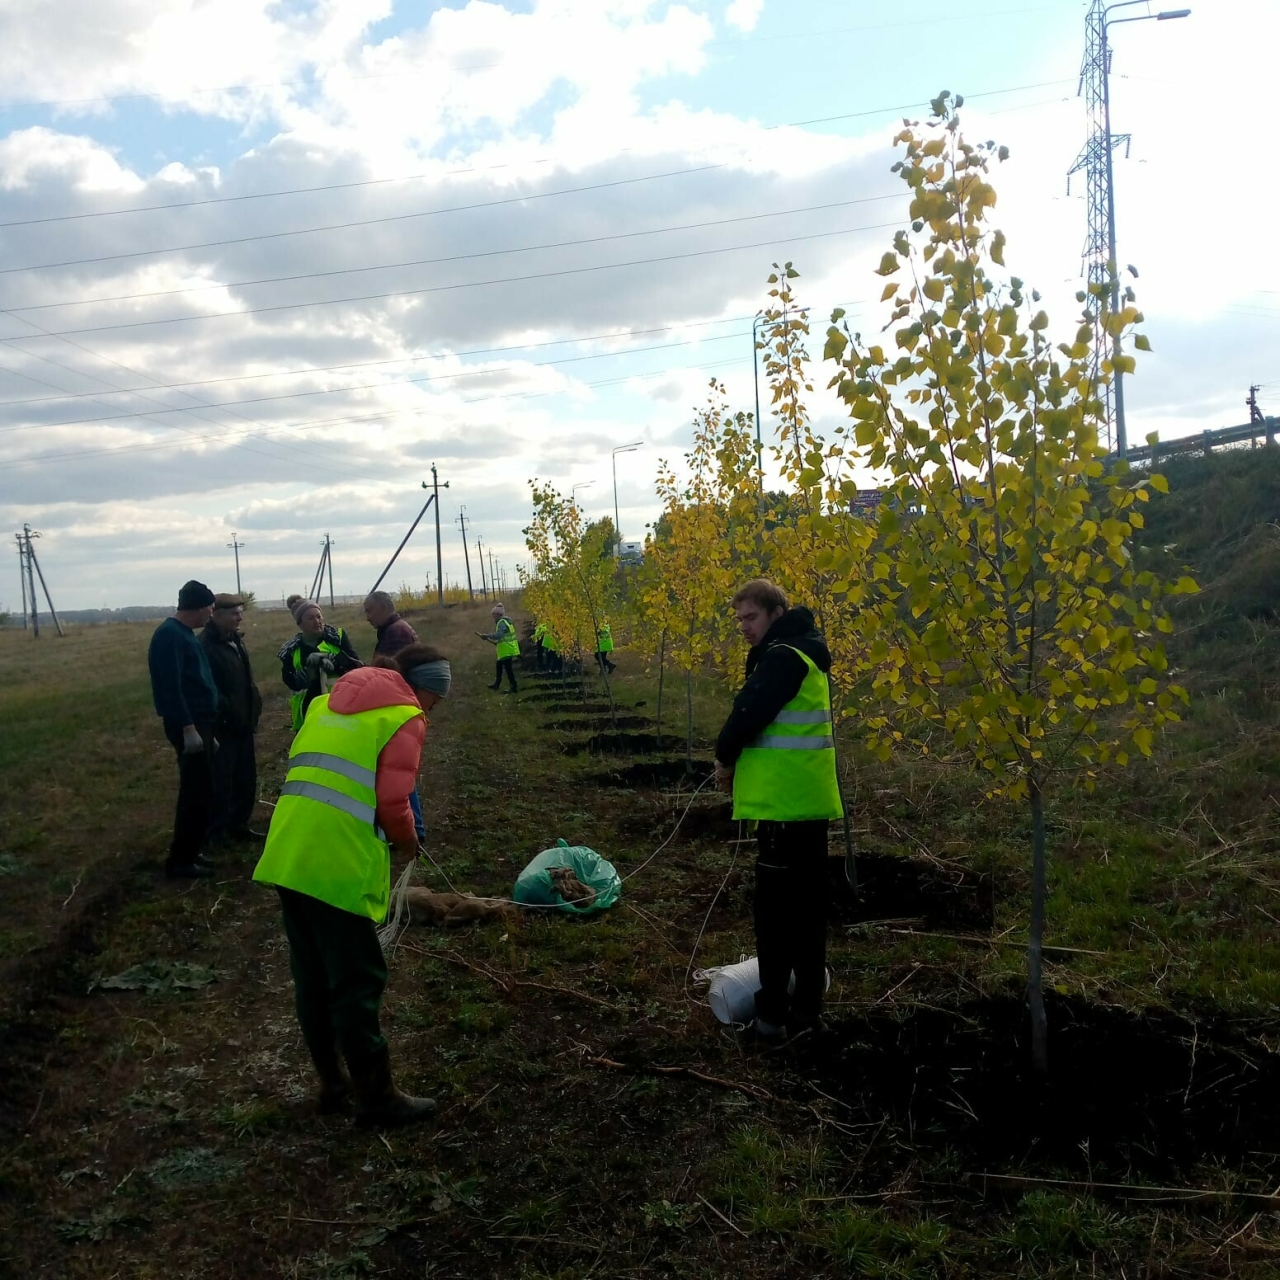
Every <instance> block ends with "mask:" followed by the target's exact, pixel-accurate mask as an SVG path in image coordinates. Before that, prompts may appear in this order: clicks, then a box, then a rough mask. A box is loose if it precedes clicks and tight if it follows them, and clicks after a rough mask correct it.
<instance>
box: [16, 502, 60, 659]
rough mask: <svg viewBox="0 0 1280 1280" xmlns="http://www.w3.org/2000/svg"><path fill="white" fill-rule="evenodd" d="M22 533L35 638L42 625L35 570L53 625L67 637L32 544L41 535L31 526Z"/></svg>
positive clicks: (23, 529) (26, 527)
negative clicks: (33, 539) (37, 608)
mask: <svg viewBox="0 0 1280 1280" xmlns="http://www.w3.org/2000/svg"><path fill="white" fill-rule="evenodd" d="M22 532H23V535H24V537H25V538H26V543H27V590H28V591H29V593H30V595H31V621H32V625H33V627H34V630H35V638H36V639H37V640H38V639H39V638H40V623H39V618H38V617H37V614H36V582H35V578H34V577H33V576H32V572H31V571H32V570H33V569H34V570H35V573H36V576H38V577H39V579H40V587H41V589H42V590H43V591H44V598H45V603H46V604H47V605H48V606H49V616H50V617H51V618H52V619H53V625H54V626H55V627H56V628H57V629H58V634H59V635H60V636H65V635H66V632H65V631H63V629H62V623H61V622H59V621H58V612H57V610H56V609H55V608H54V607H53V597H52V596H51V595H50V594H49V584H48V583H47V582H45V580H44V570H43V569H41V568H40V561H39V560H37V559H36V549H35V547H34V546H33V545H32V542H31V539H32V538H38V537H39V536H40V535H39V534H38V533H36V532H35V531H34V530H33V529H32V528H31V526H30V525H29V524H24V525H23V526H22Z"/></svg>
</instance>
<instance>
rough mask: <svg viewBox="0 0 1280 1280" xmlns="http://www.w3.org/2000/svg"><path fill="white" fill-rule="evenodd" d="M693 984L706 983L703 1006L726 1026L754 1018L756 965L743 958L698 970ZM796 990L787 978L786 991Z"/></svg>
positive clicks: (757, 982)
mask: <svg viewBox="0 0 1280 1280" xmlns="http://www.w3.org/2000/svg"><path fill="white" fill-rule="evenodd" d="M693 978H694V981H695V982H709V983H710V984H711V985H710V986H709V987H708V988H707V1003H708V1004H709V1005H710V1006H711V1012H712V1013H714V1014H715V1015H716V1017H717V1018H719V1019H720V1021H721V1022H726V1023H734V1022H738V1023H747V1022H750V1021H751V1020H752V1018H754V1017H755V1016H756V992H757V991H759V990H760V961H759V960H757V959H756V958H755V956H751V957H750V958H748V957H746V956H744V957H743V958H742V959H741V960H739V961H738V963H737V964H726V965H721V966H720V967H719V968H716V969H699V970H698V972H697V973H695V974H694V975H693ZM830 986H831V970H830V969H828V970H827V981H826V987H828V988H829V987H830ZM795 989H796V975H795V974H794V973H793V974H792V975H791V981H790V982H789V983H788V984H787V990H788V991H792V992H794V991H795Z"/></svg>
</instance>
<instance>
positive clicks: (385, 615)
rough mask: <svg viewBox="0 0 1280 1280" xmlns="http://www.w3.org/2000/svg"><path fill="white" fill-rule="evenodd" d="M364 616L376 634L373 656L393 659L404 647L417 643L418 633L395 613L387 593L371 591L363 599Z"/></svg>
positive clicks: (389, 595)
mask: <svg viewBox="0 0 1280 1280" xmlns="http://www.w3.org/2000/svg"><path fill="white" fill-rule="evenodd" d="M364 616H365V618H366V619H368V622H369V625H370V626H371V627H373V628H374V629H375V630H376V631H377V633H378V639H377V642H376V643H375V644H374V646H373V652H374V655H375V656H376V655H378V654H381V655H382V656H383V657H384V658H394V657H395V656H396V654H397V653H399V652H400V650H401V649H403V648H404V647H405V646H406V645H410V644H417V643H418V633H417V632H416V631H415V630H414V629H413V628H412V627H411V626H410V625H409V624H408V623H407V622H406V621H405V620H404V619H403V618H402V617H401V616H400V615H399V614H398V613H397V612H396V602H395V601H394V600H393V599H392V598H391V594H390V593H389V592H387V591H371V592H370V593H369V594H368V596H366V597H365V602H364Z"/></svg>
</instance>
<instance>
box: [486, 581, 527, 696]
mask: <svg viewBox="0 0 1280 1280" xmlns="http://www.w3.org/2000/svg"><path fill="white" fill-rule="evenodd" d="M489 612H490V616H491V617H492V618H493V630H492V631H491V632H489V633H488V634H486V633H485V632H483V631H477V632H476V635H478V636H479V637H480V639H481V640H488V641H489V643H490V644H492V645H496V646H497V653H496V654H495V656H496V658H497V660H498V662H497V666H496V668H495V670H494V675H493V683H492V684H491V685H490V686H489V688H490V689H494V690H497V689H499V688H501V686H502V675H503V672H506V676H507V692H508V693H515V692H516V671H515V660H516V659H517V658H518V657H519V656H520V641H519V640H517V639H516V625H515V623H514V622H512V621H511V619H510V618H508V617H507V611H506V609H505V608H503V606H502V604H501V602H499V603H498V604H495V605H494V606H493V608H492V609H491V610H490V611H489Z"/></svg>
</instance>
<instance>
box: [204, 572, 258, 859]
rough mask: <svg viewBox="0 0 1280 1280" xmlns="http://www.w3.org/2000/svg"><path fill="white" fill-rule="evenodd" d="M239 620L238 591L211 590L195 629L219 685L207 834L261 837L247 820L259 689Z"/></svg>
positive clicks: (253, 794) (254, 778) (253, 787)
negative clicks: (205, 615) (206, 613)
mask: <svg viewBox="0 0 1280 1280" xmlns="http://www.w3.org/2000/svg"><path fill="white" fill-rule="evenodd" d="M243 621H244V601H243V600H241V599H240V597H239V596H233V595H226V594H222V595H216V596H214V598H213V616H212V617H211V618H210V619H209V621H208V622H206V623H205V625H204V630H203V631H202V632H201V633H200V644H201V645H202V646H203V648H204V653H205V657H206V659H208V662H209V670H210V671H211V672H212V673H213V682H214V684H216V685H217V686H218V714H217V717H216V719H215V720H214V726H213V731H214V734H215V735H216V736H217V739H218V750H217V751H216V752H215V753H214V757H213V817H212V820H211V821H210V823H209V839H210V840H261V839H262V832H261V831H254V830H253V828H252V827H251V826H250V825H249V822H250V819H251V818H252V816H253V808H254V805H256V804H257V803H258V764H257V760H256V759H255V757H254V750H253V735H254V733H255V732H256V731H257V728H258V717H259V716H261V715H262V695H261V694H260V693H259V692H258V686H257V683H256V682H255V681H254V678H253V668H252V667H251V666H250V664H249V650H248V649H247V648H246V647H245V643H244V636H243V635H242V634H241V632H240V624H241V623H242V622H243Z"/></svg>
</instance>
